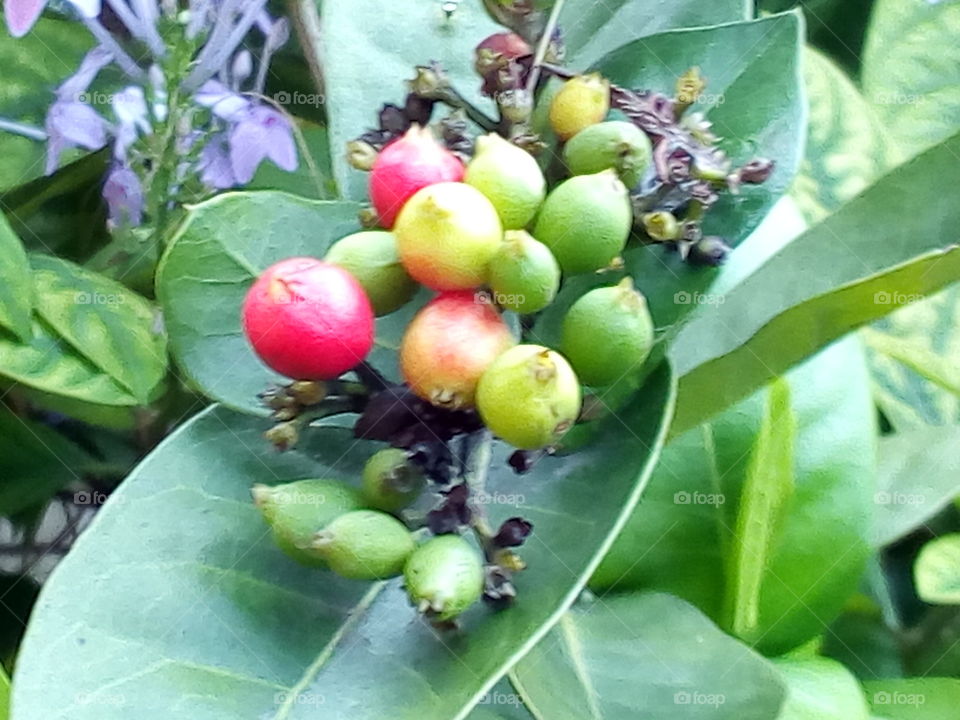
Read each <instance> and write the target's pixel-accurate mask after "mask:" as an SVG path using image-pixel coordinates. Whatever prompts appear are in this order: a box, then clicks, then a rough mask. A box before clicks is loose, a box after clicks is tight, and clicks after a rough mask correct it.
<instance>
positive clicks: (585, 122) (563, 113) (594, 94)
mask: <svg viewBox="0 0 960 720" xmlns="http://www.w3.org/2000/svg"><path fill="white" fill-rule="evenodd" d="M609 111H610V82H609V81H608V80H606V79H605V78H603V77H601V76H600V75H599V74H596V73H594V74H591V75H579V76H577V77H575V78H572V79H570V80H568V81H567V82H566V83H565V84H564V86H563V88H561V90H560V92H558V93H557V94H556V95H555V96H554V98H553V102H551V103H550V124H551V125H552V126H553V130H554V132H556V133H557V135H558V136H559V137H560V138H561V139H563V140H569V139H570V138H572V137H573V136H574V135H576V134H577V133H578V132H580V131H581V130H583V129H584V128H587V127H590V126H591V125H595V124H597V123H598V122H601V121H602V120H603V119H604V118H605V117H606V116H607V113H608V112H609Z"/></svg>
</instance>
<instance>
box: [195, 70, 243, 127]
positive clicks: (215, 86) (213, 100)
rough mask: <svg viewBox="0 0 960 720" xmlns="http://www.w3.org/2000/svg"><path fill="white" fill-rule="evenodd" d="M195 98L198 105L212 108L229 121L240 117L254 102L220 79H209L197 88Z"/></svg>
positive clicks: (212, 110) (218, 115) (219, 116)
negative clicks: (234, 90)
mask: <svg viewBox="0 0 960 720" xmlns="http://www.w3.org/2000/svg"><path fill="white" fill-rule="evenodd" d="M193 99H194V100H196V102H197V104H198V105H202V106H203V107H205V108H210V111H211V112H212V113H213V114H214V115H216V116H217V117H218V118H221V119H223V120H227V121H228V122H229V121H232V120H235V119H239V117H240V116H241V115H242V114H243V113H245V112H247V111H248V110H249V109H250V107H251V105H252V104H253V103H251V102H250V101H249V100H248V99H247V98H245V97H243V95H239V94H237V93H235V92H233V90H231V89H230V88H228V87H227V86H226V85H224V84H223V83H222V82H220V81H218V80H207V82H205V83H204V84H203V85H202V86H201V87H200V89H199V90H197V93H196V95H194V98H193Z"/></svg>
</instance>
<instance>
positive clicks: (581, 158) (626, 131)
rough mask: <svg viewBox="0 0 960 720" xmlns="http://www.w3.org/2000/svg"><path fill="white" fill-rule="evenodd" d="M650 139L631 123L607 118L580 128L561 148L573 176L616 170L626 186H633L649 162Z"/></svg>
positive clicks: (651, 151) (640, 177) (650, 152)
mask: <svg viewBox="0 0 960 720" xmlns="http://www.w3.org/2000/svg"><path fill="white" fill-rule="evenodd" d="M652 154H653V148H652V146H651V144H650V138H648V137H647V135H646V133H645V132H643V130H641V129H640V128H638V127H637V126H636V125H634V124H633V123H629V122H623V121H621V120H611V121H609V122H602V123H598V124H596V125H591V126H590V127H588V128H586V129H584V130H581V131H580V132H578V133H577V134H576V135H574V136H573V138H571V139H570V142H568V143H567V144H566V145H565V146H564V148H563V161H564V162H565V163H566V165H567V167H568V168H569V169H570V172H571V174H573V175H591V174H594V173H598V172H602V171H603V170H616V172H617V175H619V176H620V179H621V180H622V181H623V184H624V185H626V186H627V187H628V188H632V187H636V185H637V184H638V183H639V182H640V180H641V179H642V178H643V173H644V172H645V171H646V169H647V167H648V166H649V165H650V159H651V157H652Z"/></svg>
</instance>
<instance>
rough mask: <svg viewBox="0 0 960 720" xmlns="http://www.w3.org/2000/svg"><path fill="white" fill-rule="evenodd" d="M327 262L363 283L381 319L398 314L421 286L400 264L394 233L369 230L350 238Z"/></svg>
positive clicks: (334, 249)
mask: <svg viewBox="0 0 960 720" xmlns="http://www.w3.org/2000/svg"><path fill="white" fill-rule="evenodd" d="M325 259H326V261H327V262H330V263H333V264H334V265H339V266H340V267H342V268H343V269H344V270H346V271H347V272H349V273H350V274H351V275H353V276H354V277H355V278H356V279H357V280H358V281H359V283H360V285H362V286H363V289H364V290H365V291H366V293H367V297H368V298H370V304H371V305H373V311H374V313H375V314H376V315H377V316H380V315H387V314H388V313H392V312H393V311H394V310H398V309H399V308H401V307H403V306H404V305H406V304H407V303H408V302H410V300H411V299H412V298H413V296H414V294H415V293H416V292H417V283H416V282H415V281H414V280H413V278H411V277H410V276H409V275H408V274H407V271H406V270H405V269H404V267H403V264H402V263H401V262H400V253H399V251H398V250H397V239H396V238H395V237H394V235H393V233H391V232H387V231H385V230H368V231H366V232H358V233H354V234H353V235H347V236H346V237H345V238H343V239H342V240H338V241H337V242H336V243H334V244H333V246H332V247H331V248H330V250H329V251H328V252H327V257H326V258H325Z"/></svg>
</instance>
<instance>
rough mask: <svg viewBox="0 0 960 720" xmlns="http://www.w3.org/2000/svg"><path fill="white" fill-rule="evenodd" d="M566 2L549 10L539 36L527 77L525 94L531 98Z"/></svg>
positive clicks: (562, 1) (558, 3) (558, 0)
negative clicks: (545, 24) (544, 26)
mask: <svg viewBox="0 0 960 720" xmlns="http://www.w3.org/2000/svg"><path fill="white" fill-rule="evenodd" d="M565 2H566V0H557V1H556V2H555V3H554V5H553V8H552V9H551V10H550V17H549V18H548V19H547V26H546V28H544V30H543V35H541V36H540V42H539V43H538V44H537V52H536V54H535V55H534V56H533V66H532V67H531V68H530V75H529V76H528V77H527V93H528V94H529V95H530V96H531V97H532V96H533V91H534V90H535V89H536V87H537V83H538V82H540V69H541V68H542V67H543V59H544V58H545V57H546V56H547V50H548V49H549V48H550V39H551V38H552V37H553V33H554V32H556V30H557V23H559V22H560V13H561V12H562V11H563V5H564V3H565Z"/></svg>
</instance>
